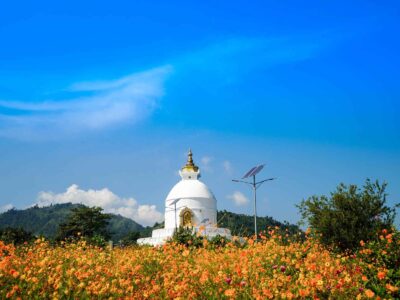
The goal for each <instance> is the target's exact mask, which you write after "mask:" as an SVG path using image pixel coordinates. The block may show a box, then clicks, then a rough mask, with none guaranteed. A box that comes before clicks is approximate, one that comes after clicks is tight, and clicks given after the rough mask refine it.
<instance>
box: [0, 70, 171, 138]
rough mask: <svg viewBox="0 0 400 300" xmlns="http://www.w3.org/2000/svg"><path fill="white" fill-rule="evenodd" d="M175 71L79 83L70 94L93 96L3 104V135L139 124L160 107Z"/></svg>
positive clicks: (0, 132)
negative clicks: (169, 78) (167, 84)
mask: <svg viewBox="0 0 400 300" xmlns="http://www.w3.org/2000/svg"><path fill="white" fill-rule="evenodd" d="M171 72H172V67H171V66H169V65H167V66H163V67H160V68H156V69H151V70H148V71H145V72H140V73H135V74H132V75H129V76H126V77H123V78H120V79H116V80H110V81H95V82H82V83H76V84H73V85H72V86H71V87H70V88H69V90H70V91H74V92H78V91H79V92H83V91H91V92H92V93H91V95H90V96H80V97H79V96H78V97H74V98H70V99H68V100H62V101H52V100H46V101H42V102H22V101H21V102H17V101H0V108H2V109H3V110H4V109H7V111H8V113H7V114H5V113H3V114H0V135H3V136H10V137H14V138H18V137H20V138H29V137H35V136H42V135H52V134H60V133H76V132H82V131H87V130H98V129H104V128H109V127H112V126H116V125H120V124H132V123H135V122H137V121H139V120H141V119H143V118H145V117H146V116H148V115H149V114H150V113H151V112H152V111H153V110H154V109H155V108H156V107H157V104H158V102H157V101H158V100H159V99H160V98H161V97H162V96H163V95H164V82H165V80H166V78H167V77H168V75H169V74H170V73H171Z"/></svg>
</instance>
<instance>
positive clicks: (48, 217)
mask: <svg viewBox="0 0 400 300" xmlns="http://www.w3.org/2000/svg"><path fill="white" fill-rule="evenodd" d="M80 205H81V204H71V203H65V204H55V205H51V206H46V207H38V206H33V207H30V208H27V209H23V210H17V209H11V210H9V211H7V212H4V213H2V214H0V228H5V227H14V228H19V227H21V228H23V229H25V230H26V231H28V232H31V233H33V234H35V235H43V236H45V237H47V238H54V237H55V235H56V233H57V229H58V226H59V224H60V223H62V222H63V221H64V220H65V219H66V218H67V216H68V214H69V213H70V211H71V209H72V208H74V207H78V206H80ZM217 219H218V226H219V227H224V228H229V229H230V230H231V232H232V234H233V235H240V236H250V235H252V234H253V233H254V218H253V217H252V216H247V215H244V214H236V213H232V212H229V211H226V210H223V211H218V213H217ZM268 226H279V227H281V228H283V229H288V230H289V232H292V233H294V232H297V231H298V230H299V228H298V226H296V225H292V224H289V223H286V222H285V223H281V222H279V221H276V220H275V219H273V218H271V217H257V228H258V231H261V230H264V229H266V228H267V227H268ZM163 227H164V222H162V223H160V224H159V223H156V224H155V225H154V226H152V227H151V226H147V227H143V226H142V225H140V224H138V223H136V222H135V221H133V220H132V219H129V218H125V217H122V216H120V215H114V214H112V218H111V220H110V224H109V228H108V229H109V231H110V232H111V238H112V240H113V241H114V242H118V241H119V240H121V239H122V238H123V237H125V236H126V235H127V234H128V233H130V232H132V231H135V232H140V236H141V237H148V236H151V232H152V230H153V229H156V228H163Z"/></svg>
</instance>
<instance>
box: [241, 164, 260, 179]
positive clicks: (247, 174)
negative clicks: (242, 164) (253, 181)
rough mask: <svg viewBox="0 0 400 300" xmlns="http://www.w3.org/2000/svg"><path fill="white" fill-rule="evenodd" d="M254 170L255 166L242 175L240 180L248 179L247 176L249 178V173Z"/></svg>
mask: <svg viewBox="0 0 400 300" xmlns="http://www.w3.org/2000/svg"><path fill="white" fill-rule="evenodd" d="M256 168H257V166H255V167H253V168H251V169H250V171H248V172H247V173H246V174H244V176H243V177H242V179H245V178H247V177H249V176H250V175H249V174H250V173H251V172H253V171H254V170H255V169H256Z"/></svg>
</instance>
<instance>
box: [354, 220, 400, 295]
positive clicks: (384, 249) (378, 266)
mask: <svg viewBox="0 0 400 300" xmlns="http://www.w3.org/2000/svg"><path fill="white" fill-rule="evenodd" d="M360 246H361V247H360V249H359V251H358V252H357V257H358V258H359V259H360V261H361V262H362V264H361V266H362V268H363V271H364V274H366V276H367V277H368V278H369V280H368V281H366V282H365V288H368V289H371V290H372V291H374V292H375V294H376V295H377V296H381V297H383V298H385V296H386V295H387V288H385V285H387V284H389V285H391V286H393V287H397V291H393V292H392V295H391V296H392V297H393V298H394V299H400V290H399V288H400V232H399V231H398V230H396V229H394V228H392V229H389V230H387V229H383V230H382V231H381V232H380V233H379V237H378V238H377V239H374V240H371V241H369V242H367V243H364V242H363V241H362V242H361V243H360ZM371 265H373V266H374V268H371V267H370V266H371ZM377 270H380V271H381V274H380V275H381V278H379V276H378V273H377Z"/></svg>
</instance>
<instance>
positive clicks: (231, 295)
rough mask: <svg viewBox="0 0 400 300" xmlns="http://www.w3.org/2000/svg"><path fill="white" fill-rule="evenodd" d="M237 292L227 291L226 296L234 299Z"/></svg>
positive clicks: (233, 290)
mask: <svg viewBox="0 0 400 300" xmlns="http://www.w3.org/2000/svg"><path fill="white" fill-rule="evenodd" d="M235 292H236V291H235V289H229V290H226V291H225V293H224V295H225V296H227V297H232V298H233V297H234V296H235Z"/></svg>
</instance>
